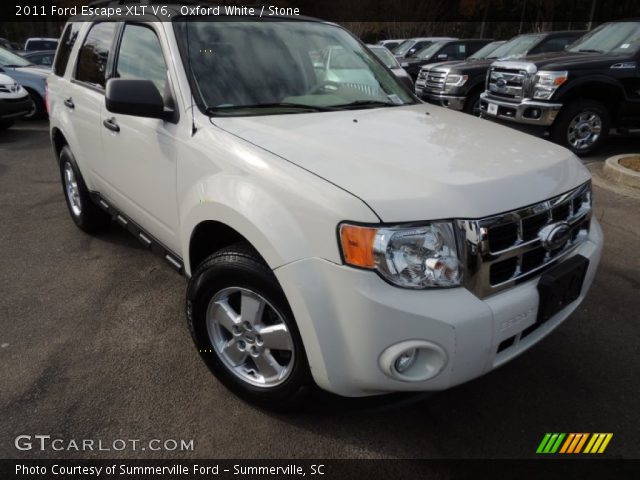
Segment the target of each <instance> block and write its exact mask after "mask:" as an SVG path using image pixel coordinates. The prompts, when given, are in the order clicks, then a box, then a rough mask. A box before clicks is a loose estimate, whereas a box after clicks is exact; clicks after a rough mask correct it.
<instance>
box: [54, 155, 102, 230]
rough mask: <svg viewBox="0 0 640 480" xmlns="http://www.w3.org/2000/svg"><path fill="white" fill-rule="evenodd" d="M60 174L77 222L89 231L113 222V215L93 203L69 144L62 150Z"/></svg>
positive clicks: (68, 202) (66, 197)
mask: <svg viewBox="0 0 640 480" xmlns="http://www.w3.org/2000/svg"><path fill="white" fill-rule="evenodd" d="M60 176H61V178H62V187H63V190H64V198H65V200H66V201H67V207H68V208H69V213H70V214H71V218H72V219H73V221H74V222H75V224H76V225H77V226H78V227H79V228H80V229H81V230H84V231H85V232H87V233H97V232H100V231H102V230H104V229H106V228H107V227H108V226H109V224H110V223H111V217H110V216H109V215H108V214H107V213H106V212H105V211H103V210H101V209H100V207H98V206H97V205H96V204H95V203H93V200H92V199H91V196H90V195H89V191H88V190H87V186H86V185H85V183H84V180H83V179H82V175H81V174H80V170H79V169H78V165H77V164H76V161H75V158H74V157H73V153H71V149H70V148H69V146H67V145H65V146H64V147H62V150H61V151H60Z"/></svg>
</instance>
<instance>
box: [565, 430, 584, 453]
mask: <svg viewBox="0 0 640 480" xmlns="http://www.w3.org/2000/svg"><path fill="white" fill-rule="evenodd" d="M581 438H582V434H581V433H576V436H575V437H574V439H573V442H571V446H570V447H569V450H567V453H573V449H574V448H576V445H577V444H578V441H579V440H580V439H581Z"/></svg>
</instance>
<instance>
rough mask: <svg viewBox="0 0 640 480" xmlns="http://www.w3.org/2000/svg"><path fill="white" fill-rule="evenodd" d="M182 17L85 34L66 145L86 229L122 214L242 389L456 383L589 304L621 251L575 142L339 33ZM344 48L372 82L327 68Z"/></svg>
mask: <svg viewBox="0 0 640 480" xmlns="http://www.w3.org/2000/svg"><path fill="white" fill-rule="evenodd" d="M171 19H172V21H171V22H168V21H165V22H161V21H157V22H150V23H146V24H140V23H139V20H136V21H135V22H131V23H126V22H125V23H124V24H120V23H111V22H107V21H102V20H105V19H103V18H99V17H96V18H95V19H94V22H90V23H74V22H72V23H69V24H68V25H67V26H66V28H65V30H64V33H63V37H62V41H61V47H60V48H59V49H58V52H57V56H56V60H55V62H54V74H53V75H52V77H51V79H50V80H49V94H48V99H49V100H48V101H49V111H50V120H51V138H52V141H53V145H54V149H55V153H56V159H57V161H58V162H59V166H60V172H61V177H62V182H63V186H64V192H65V194H66V201H67V204H68V207H69V211H70V214H71V218H72V219H73V221H74V222H75V223H76V224H77V226H78V227H80V228H81V229H82V230H84V231H86V232H90V233H96V232H98V231H100V230H101V229H104V228H106V227H107V226H108V225H109V224H110V222H111V221H112V220H114V221H115V222H117V223H119V224H121V225H122V226H124V227H125V228H127V229H128V230H129V231H130V232H131V233H133V234H134V235H135V236H136V237H137V238H138V239H139V240H140V241H141V242H142V243H143V244H144V245H147V246H148V247H149V248H151V249H153V250H154V251H156V252H158V253H160V255H161V256H162V257H164V258H165V259H166V260H167V261H168V262H169V263H170V264H171V265H172V266H173V267H175V269H176V270H178V271H180V272H183V273H184V274H185V275H186V277H187V278H188V279H189V285H188V291H187V301H186V317H187V321H188V325H189V329H190V331H191V334H192V336H193V339H194V342H195V347H196V350H197V351H198V352H199V354H200V356H201V357H202V359H203V360H204V362H205V363H206V364H207V365H208V367H209V368H210V369H211V371H212V372H213V373H214V374H215V375H216V376H217V378H218V379H219V380H220V381H221V382H222V383H224V384H225V385H226V386H227V387H229V388H230V389H231V390H233V391H234V392H236V393H238V394H239V395H241V396H242V397H243V398H245V399H248V400H250V401H253V402H257V403H259V404H262V405H265V406H268V407H272V408H286V407H290V406H292V405H294V404H296V403H297V402H300V401H301V400H302V398H303V397H304V393H305V392H307V391H309V390H310V389H309V387H310V386H313V385H314V384H316V385H318V386H320V387H321V388H323V389H326V390H328V391H331V392H334V393H337V394H340V395H344V396H364V395H375V394H382V393H386V392H397V391H427V390H441V389H445V388H448V387H451V386H453V385H457V384H460V383H462V382H466V381H468V380H471V379H473V378H475V377H478V376H480V375H482V374H485V373H487V372H489V371H491V370H493V369H494V368H496V367H498V366H500V365H502V364H504V363H505V362H507V361H509V360H511V359H512V358H514V357H515V356H517V355H519V354H521V353H522V352H524V351H525V350H526V349H528V348H529V347H530V346H532V345H533V344H535V343H537V342H538V341H539V340H541V339H542V338H543V337H545V336H546V335H547V334H548V333H550V332H551V331H552V330H553V329H555V328H556V327H557V326H558V325H560V324H561V323H562V322H563V321H564V320H565V319H566V318H567V317H568V316H569V315H570V314H571V313H572V312H573V311H574V310H575V309H576V307H577V306H578V305H579V304H580V302H581V301H582V300H583V299H584V297H585V295H586V294H587V290H588V289H589V286H590V285H591V282H592V280H593V278H594V275H595V273H596V269H597V266H598V262H599V260H600V253H601V249H602V241H603V238H602V232H601V229H600V226H599V225H598V222H597V220H596V218H595V217H594V216H592V205H591V201H592V199H591V181H590V175H589V172H588V170H587V169H586V168H585V167H584V166H583V165H582V164H581V163H580V161H578V160H577V158H576V157H575V156H574V155H573V154H571V153H570V152H569V151H568V150H566V149H564V148H561V147H559V146H557V145H554V144H551V143H549V142H546V141H544V140H540V139H536V138H533V137H530V136H527V135H525V134H522V133H518V132H515V131H513V130H511V129H508V128H504V127H501V126H498V125H495V124H493V123H491V122H486V121H483V120H480V119H477V118H474V117H471V116H467V115H461V114H459V113H457V112H452V111H449V110H446V109H442V108H437V107H433V106H430V105H426V104H423V103H421V102H419V101H418V100H417V99H416V98H415V97H413V96H412V94H411V93H410V92H408V91H407V89H405V88H403V87H402V86H401V85H400V83H399V82H398V80H397V79H396V78H395V77H394V76H393V75H392V73H391V72H390V71H389V70H387V69H386V68H385V67H384V66H383V65H382V64H381V63H380V62H379V61H377V60H376V59H375V58H374V57H373V55H372V54H371V53H370V52H369V51H368V50H367V48H366V47H365V46H364V45H363V44H362V43H361V42H360V41H359V40H357V39H356V38H354V37H353V36H352V35H351V34H350V33H349V32H347V31H346V30H344V29H343V28H341V27H339V26H337V25H334V24H330V23H325V22H321V21H316V20H312V19H305V18H286V19H285V18H282V19H272V20H273V21H270V22H252V21H247V22H238V21H237V19H236V18H233V19H229V21H225V19H223V18H219V17H218V18H216V21H215V22H206V21H201V22H186V21H185V18H184V17H183V16H181V15H180V13H179V10H174V11H173V12H172V17H171ZM113 45H117V46H118V47H117V50H114V49H113V47H112V46H113ZM336 45H337V46H340V47H341V49H342V51H341V55H348V56H351V57H352V58H353V59H354V61H356V59H357V63H358V65H360V67H362V68H366V69H368V74H367V83H366V87H367V88H354V85H352V84H353V82H355V81H357V79H356V80H354V79H353V78H349V79H348V81H347V84H343V82H342V81H341V80H340V79H339V78H337V79H336V80H323V78H322V77H318V76H316V71H315V69H314V67H313V64H314V56H315V57H316V59H317V55H318V52H322V51H325V49H327V48H329V47H335V46H336ZM345 62H346V59H345ZM371 78H373V79H375V81H376V83H375V88H371V87H372V85H371V84H370V83H369V82H370V80H369V79H371ZM69 254H70V255H72V254H73V253H72V252H69ZM149 288H153V285H150V286H149ZM576 321H579V320H578V319H576ZM567 341H568V342H569V343H570V342H571V339H568V340H567ZM521 387H522V388H523V389H526V388H527V386H526V383H523V384H522V386H521Z"/></svg>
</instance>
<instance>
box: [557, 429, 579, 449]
mask: <svg viewBox="0 0 640 480" xmlns="http://www.w3.org/2000/svg"><path fill="white" fill-rule="evenodd" d="M575 436H576V434H575V433H570V434H569V436H568V437H567V439H566V440H565V442H564V444H563V445H562V448H561V449H560V453H564V452H566V451H567V448H568V447H569V444H570V443H571V441H572V440H573V437H575Z"/></svg>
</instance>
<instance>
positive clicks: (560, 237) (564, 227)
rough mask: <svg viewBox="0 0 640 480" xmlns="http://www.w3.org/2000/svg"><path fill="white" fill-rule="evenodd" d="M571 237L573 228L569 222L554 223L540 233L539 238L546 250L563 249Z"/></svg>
mask: <svg viewBox="0 0 640 480" xmlns="http://www.w3.org/2000/svg"><path fill="white" fill-rule="evenodd" d="M570 237H571V226H570V225H569V224H568V223H567V222H558V223H552V224H551V225H547V226H546V227H543V228H542V229H540V231H539V232H538V238H539V239H540V241H541V242H542V246H543V247H544V248H545V250H557V249H558V248H561V247H562V246H563V245H564V244H565V243H567V241H568V240H569V238H570Z"/></svg>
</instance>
